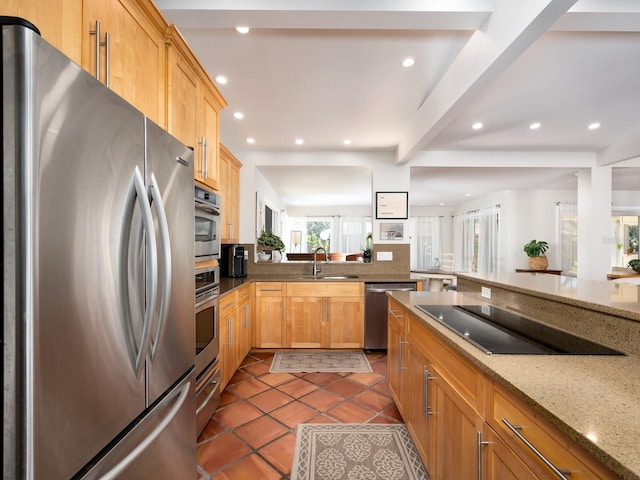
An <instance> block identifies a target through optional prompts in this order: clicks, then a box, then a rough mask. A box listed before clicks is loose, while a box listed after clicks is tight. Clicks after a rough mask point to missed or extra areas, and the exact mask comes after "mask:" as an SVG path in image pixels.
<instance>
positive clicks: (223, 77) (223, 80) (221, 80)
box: [216, 75, 228, 85]
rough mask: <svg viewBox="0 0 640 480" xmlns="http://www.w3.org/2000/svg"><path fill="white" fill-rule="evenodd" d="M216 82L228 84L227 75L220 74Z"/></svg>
mask: <svg viewBox="0 0 640 480" xmlns="http://www.w3.org/2000/svg"><path fill="white" fill-rule="evenodd" d="M216 82H218V83H219V84H220V85H226V83H227V82H228V80H227V77H225V76H224V75H218V76H217V77H216Z"/></svg>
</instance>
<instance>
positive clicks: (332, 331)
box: [326, 297, 364, 348]
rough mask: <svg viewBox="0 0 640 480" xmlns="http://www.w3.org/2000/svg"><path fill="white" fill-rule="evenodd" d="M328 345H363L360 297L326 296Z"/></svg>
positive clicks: (359, 346)
mask: <svg viewBox="0 0 640 480" xmlns="http://www.w3.org/2000/svg"><path fill="white" fill-rule="evenodd" d="M326 303H327V306H326V308H327V313H328V315H327V317H328V326H329V331H328V342H329V343H328V345H327V346H328V347H329V348H362V347H363V346H364V309H363V298H362V297H334V298H327V299H326Z"/></svg>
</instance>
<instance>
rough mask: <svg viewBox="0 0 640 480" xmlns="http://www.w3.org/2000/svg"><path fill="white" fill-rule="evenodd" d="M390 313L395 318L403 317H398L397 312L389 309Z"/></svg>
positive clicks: (400, 316)
mask: <svg viewBox="0 0 640 480" xmlns="http://www.w3.org/2000/svg"><path fill="white" fill-rule="evenodd" d="M389 313H390V314H391V315H393V318H402V315H398V314H397V313H396V311H395V310H391V309H389Z"/></svg>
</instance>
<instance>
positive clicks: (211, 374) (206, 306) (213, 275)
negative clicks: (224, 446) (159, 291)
mask: <svg viewBox="0 0 640 480" xmlns="http://www.w3.org/2000/svg"><path fill="white" fill-rule="evenodd" d="M195 283H196V298H195V302H196V318H195V321H196V368H195V370H196V426H197V434H198V435H199V434H200V432H202V430H203V429H204V427H205V426H206V424H207V422H208V421H209V419H210V418H211V415H213V413H214V412H215V411H216V408H218V404H219V403H220V368H219V362H218V353H219V351H220V338H219V328H218V315H219V311H218V301H219V296H220V267H219V266H216V267H204V268H198V269H196V272H195Z"/></svg>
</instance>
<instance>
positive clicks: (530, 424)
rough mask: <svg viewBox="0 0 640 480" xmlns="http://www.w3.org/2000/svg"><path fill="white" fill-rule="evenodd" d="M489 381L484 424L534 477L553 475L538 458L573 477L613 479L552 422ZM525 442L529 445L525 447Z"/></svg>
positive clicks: (549, 476) (573, 479)
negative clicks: (486, 424) (485, 422)
mask: <svg viewBox="0 0 640 480" xmlns="http://www.w3.org/2000/svg"><path fill="white" fill-rule="evenodd" d="M489 383H490V388H489V389H488V391H487V423H488V425H489V426H490V428H492V429H493V430H494V431H495V433H496V434H497V435H498V436H499V437H501V438H502V440H503V441H504V443H505V444H506V445H507V446H508V447H509V448H510V450H511V451H512V452H513V455H514V456H516V457H517V458H519V459H520V460H521V461H522V462H523V463H525V464H526V465H527V466H528V468H529V469H530V470H531V471H532V472H533V473H534V474H535V476H534V477H533V478H540V479H543V478H556V477H554V476H553V475H554V473H553V471H552V470H551V468H550V467H549V466H548V464H547V463H546V462H545V461H543V460H542V458H541V457H544V458H545V459H546V460H547V461H548V462H549V463H550V464H551V465H553V466H555V468H556V469H557V470H558V471H560V472H566V473H568V472H570V478H571V479H572V480H575V479H579V480H582V479H584V480H586V479H609V478H616V477H615V476H614V475H613V474H612V473H611V472H609V471H608V470H607V469H605V468H604V467H603V466H602V465H600V464H599V463H598V462H596V461H595V460H594V459H593V457H591V456H590V455H588V454H587V453H586V452H584V451H583V450H582V449H581V448H580V447H579V446H577V445H575V444H574V443H573V442H572V441H571V440H569V439H568V438H566V436H565V435H564V434H563V433H562V432H560V431H559V430H558V429H557V428H556V427H555V426H554V425H552V424H551V423H549V422H548V421H546V420H545V419H543V418H540V417H539V416H538V415H536V414H535V413H534V412H532V411H531V410H530V408H529V407H527V406H526V405H525V404H523V403H522V402H521V401H520V400H518V399H517V398H515V397H514V396H513V395H512V394H510V393H509V392H507V391H506V390H505V389H504V388H503V387H501V386H499V385H497V384H495V383H494V382H489ZM527 442H528V443H529V444H530V445H531V446H527ZM532 447H533V448H535V449H536V450H537V451H538V453H535V452H534V450H533V448H532Z"/></svg>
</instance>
